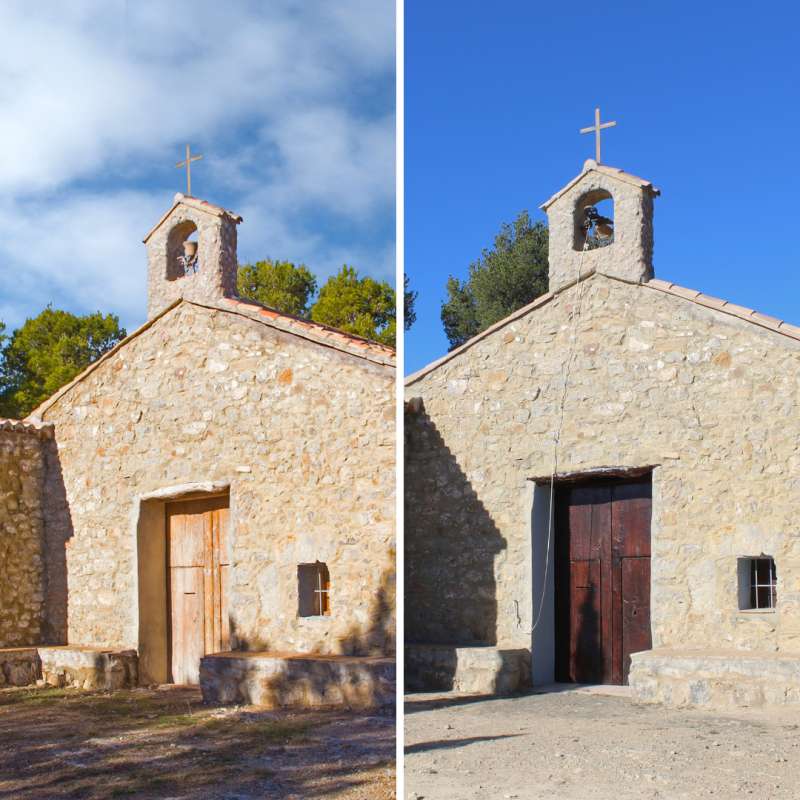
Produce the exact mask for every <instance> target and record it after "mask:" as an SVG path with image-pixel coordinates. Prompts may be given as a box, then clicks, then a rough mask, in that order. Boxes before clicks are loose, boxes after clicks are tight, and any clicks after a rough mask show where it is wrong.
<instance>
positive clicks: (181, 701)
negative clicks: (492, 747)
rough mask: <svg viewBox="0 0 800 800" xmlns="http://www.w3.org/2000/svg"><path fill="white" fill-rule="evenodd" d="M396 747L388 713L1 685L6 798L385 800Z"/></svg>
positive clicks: (168, 692) (184, 694)
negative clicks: (216, 704) (223, 704)
mask: <svg viewBox="0 0 800 800" xmlns="http://www.w3.org/2000/svg"><path fill="white" fill-rule="evenodd" d="M23 733H24V735H23ZM394 748H395V743H394V719H393V718H392V717H380V716H369V715H354V714H348V713H344V712H333V711H315V712H287V711H280V712H277V711H264V710H259V709H256V708H249V709H244V710H243V709H241V708H233V709H231V708H209V707H207V706H203V705H202V704H201V700H200V693H199V691H198V690H196V689H192V688H181V687H170V688H168V689H163V690H145V689H137V690H131V691H119V692H114V693H100V692H91V693H87V692H78V691H76V690H69V689H51V690H48V689H44V690H42V689H39V690H32V689H11V690H1V691H0V751H1V752H2V753H3V759H2V764H0V798H15V800H33V799H34V798H36V799H37V800H38V799H39V798H43V797H47V798H49V799H52V800H66V798H82V799H83V798H85V799H86V800H99V798H117V797H141V798H145V797H146V798H154V799H155V798H166V797H171V798H175V799H176V800H177V799H178V798H197V797H203V798H223V797H231V796H236V797H237V798H240V799H241V800H244V798H250V797H252V798H257V797H258V798H260V797H264V796H276V797H283V798H287V800H289V798H301V797H302V798H316V797H328V796H331V795H334V794H335V795H336V796H337V797H342V798H348V797H351V796H352V797H353V798H356V797H358V798H370V799H371V798H375V800H384V798H387V799H388V798H390V797H393V796H394V794H393V793H394V768H393V765H394ZM351 792H352V794H351ZM337 793H338V794H337Z"/></svg>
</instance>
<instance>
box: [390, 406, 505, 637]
mask: <svg viewBox="0 0 800 800" xmlns="http://www.w3.org/2000/svg"><path fill="white" fill-rule="evenodd" d="M405 436H406V463H405V504H406V508H405V548H406V549H405V565H406V566H405V570H406V573H405V592H406V601H405V603H406V605H405V618H406V630H405V635H406V642H409V643H418V644H448V645H459V646H466V645H481V644H483V645H494V644H496V643H497V587H496V583H495V577H494V561H495V557H496V556H497V554H498V553H500V552H501V551H502V550H504V549H505V547H506V541H505V539H504V538H503V536H502V535H501V534H500V531H499V530H498V529H497V526H496V525H495V523H494V520H493V519H492V518H491V516H490V515H489V512H488V511H487V510H486V508H485V507H484V505H483V504H482V503H481V501H480V499H479V498H478V496H477V493H476V492H475V490H474V489H473V487H472V485H471V484H470V482H469V480H468V479H467V477H466V475H465V474H464V472H463V471H462V469H461V467H460V466H459V464H458V462H457V461H456V459H455V457H454V456H453V454H452V453H451V452H450V450H449V448H448V447H447V445H446V443H445V442H444V440H443V438H442V436H441V434H440V433H439V431H438V430H437V428H436V425H435V424H434V423H433V421H432V420H431V418H430V417H429V416H428V415H427V413H426V412H425V410H424V408H423V407H422V404H421V402H420V401H419V400H417V401H412V402H411V403H410V404H408V405H407V409H406V415H405Z"/></svg>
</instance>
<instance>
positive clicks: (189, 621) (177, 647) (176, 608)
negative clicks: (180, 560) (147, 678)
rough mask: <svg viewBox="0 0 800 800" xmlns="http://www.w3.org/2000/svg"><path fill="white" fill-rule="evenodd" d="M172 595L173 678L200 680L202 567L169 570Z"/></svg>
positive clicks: (195, 681) (202, 646) (188, 681)
mask: <svg viewBox="0 0 800 800" xmlns="http://www.w3.org/2000/svg"><path fill="white" fill-rule="evenodd" d="M170 576H171V585H170V595H171V598H172V615H171V616H172V680H173V682H174V683H190V684H197V683H199V682H200V659H201V658H202V657H203V656H204V655H205V641H204V637H203V594H204V593H203V571H202V569H201V568H200V567H175V568H173V569H171V570H170Z"/></svg>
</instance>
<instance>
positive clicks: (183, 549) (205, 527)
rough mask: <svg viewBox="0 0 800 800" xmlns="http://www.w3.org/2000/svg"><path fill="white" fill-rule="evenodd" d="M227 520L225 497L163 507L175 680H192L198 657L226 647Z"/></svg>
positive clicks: (197, 672) (186, 681)
mask: <svg viewBox="0 0 800 800" xmlns="http://www.w3.org/2000/svg"><path fill="white" fill-rule="evenodd" d="M228 520H229V513H228V508H227V498H222V497H220V498H211V499H206V500H195V501H184V502H179V503H171V504H169V505H168V506H167V536H168V540H169V541H168V556H169V580H170V603H171V607H170V622H171V657H170V661H171V666H172V680H173V681H174V682H175V683H192V684H196V683H198V682H199V668H200V659H201V658H202V656H204V655H206V654H208V653H216V652H220V651H223V650H227V649H228V648H229V647H230V621H229V618H228V608H227V598H228V585H229V581H230V574H229V570H230V566H229V557H228V550H227V541H228Z"/></svg>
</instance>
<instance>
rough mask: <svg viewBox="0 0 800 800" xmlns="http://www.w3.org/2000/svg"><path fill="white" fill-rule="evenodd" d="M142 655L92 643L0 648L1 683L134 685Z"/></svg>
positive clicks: (107, 687) (89, 686) (88, 686)
mask: <svg viewBox="0 0 800 800" xmlns="http://www.w3.org/2000/svg"><path fill="white" fill-rule="evenodd" d="M137 682H138V658H137V655H136V652H135V651H133V650H123V651H117V652H115V651H112V650H97V649H94V648H89V647H15V648H7V649H4V650H0V687H4V686H34V685H36V686H57V687H62V686H71V687H74V688H77V689H95V690H97V689H102V690H107V691H111V690H113V689H128V688H133V687H134V686H136V685H137Z"/></svg>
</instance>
